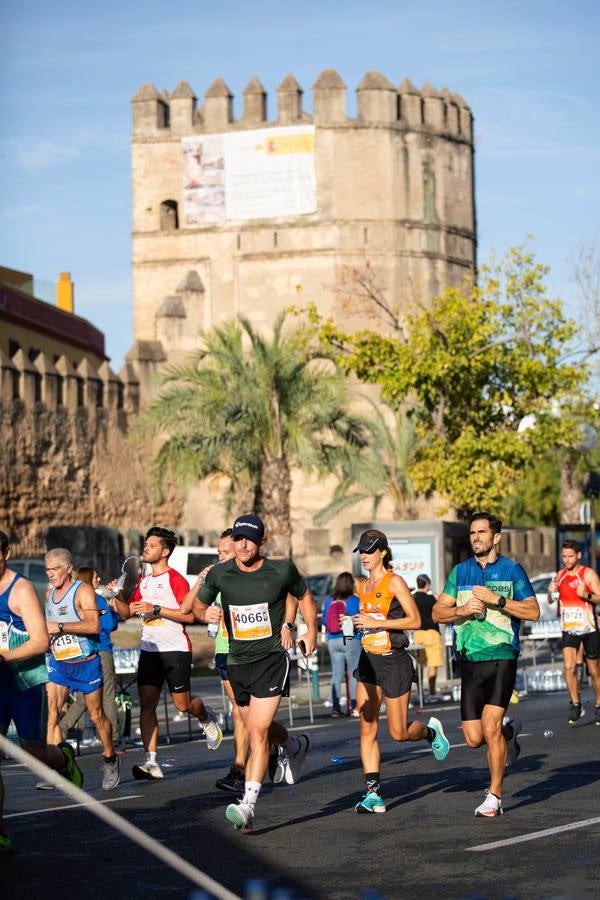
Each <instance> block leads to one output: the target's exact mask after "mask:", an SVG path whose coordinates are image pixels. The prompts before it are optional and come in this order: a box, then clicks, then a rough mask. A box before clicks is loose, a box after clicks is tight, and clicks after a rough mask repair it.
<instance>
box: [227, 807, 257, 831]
mask: <svg viewBox="0 0 600 900" xmlns="http://www.w3.org/2000/svg"><path fill="white" fill-rule="evenodd" d="M225 818H226V819H227V821H228V822H231V824H232V825H233V827H234V828H237V830H238V831H242V832H244V833H246V834H247V833H248V832H250V831H252V825H253V823H254V810H253V809H252V807H251V806H249V805H248V804H247V803H244V802H243V801H240V802H239V803H230V804H229V806H228V807H227V809H226V810H225Z"/></svg>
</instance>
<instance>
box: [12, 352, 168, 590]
mask: <svg viewBox="0 0 600 900" xmlns="http://www.w3.org/2000/svg"><path fill="white" fill-rule="evenodd" d="M40 357H44V354H40V355H39V356H38V358H36V360H35V361H34V363H29V361H28V360H27V357H25V356H24V354H22V352H21V351H19V353H18V354H17V355H16V357H14V358H13V360H8V359H7V358H6V357H3V358H2V360H0V364H1V365H0V434H2V436H3V439H2V441H1V442H0V509H1V511H2V512H1V514H0V528H2V530H4V531H6V532H7V533H8V534H9V536H10V538H11V543H12V554H13V556H14V557H20V556H24V557H38V556H43V554H44V553H45V552H46V550H47V548H48V546H49V545H50V544H51V545H52V546H57V541H58V540H60V539H62V538H59V535H60V534H61V532H60V528H61V527H62V528H63V531H62V535H64V536H65V539H68V535H69V531H68V529H69V528H72V529H82V531H81V534H79V535H77V534H75V532H71V540H72V542H71V544H70V545H68V546H69V549H71V548H72V549H73V550H74V551H75V553H76V562H77V563H79V564H84V563H86V562H87V563H89V564H91V565H98V566H101V565H102V566H103V567H107V568H109V569H110V571H112V572H114V573H116V572H118V567H120V563H121V559H122V553H125V554H128V553H137V552H138V550H139V536H140V533H142V532H143V531H144V529H146V528H147V527H148V526H150V525H152V524H157V523H164V524H165V525H168V526H169V527H177V524H178V523H179V521H180V518H181V512H182V501H181V499H179V498H178V497H177V496H176V495H175V494H173V493H171V494H170V495H169V496H168V497H167V499H166V500H165V501H164V502H162V503H157V502H156V501H155V500H154V499H153V497H152V492H151V489H150V483H151V479H150V477H149V474H150V468H151V466H150V448H146V447H141V446H139V445H137V444H136V443H133V442H131V441H129V440H128V439H127V429H128V424H129V420H130V417H132V416H134V415H135V413H136V412H137V408H138V395H139V386H138V382H137V380H136V379H135V376H134V374H133V373H132V371H131V369H130V368H129V367H125V369H124V371H123V372H122V374H121V375H120V376H116V375H115V374H114V373H113V372H111V370H110V368H109V367H108V365H106V364H105V365H104V366H102V367H101V368H100V370H98V371H96V370H93V369H92V367H91V366H90V364H89V362H88V361H84V362H85V363H86V364H85V365H82V366H80V367H79V368H78V370H76V369H75V368H74V367H72V366H71V367H70V368H69V367H66V365H65V361H64V358H63V359H62V360H59V361H58V362H57V363H56V366H54V365H52V364H51V362H50V360H49V359H48V358H40ZM61 371H62V372H64V373H65V374H64V375H61V374H60V372H61ZM64 529H67V530H64ZM91 529H98V533H97V540H96V541H94V539H93V536H92V533H91ZM110 529H113V531H112V532H110ZM94 547H96V550H95V555H94V556H93V557H92V558H88V559H84V558H83V557H84V556H90V554H91V553H92V549H93V548H94ZM106 574H109V573H108V572H107V573H106Z"/></svg>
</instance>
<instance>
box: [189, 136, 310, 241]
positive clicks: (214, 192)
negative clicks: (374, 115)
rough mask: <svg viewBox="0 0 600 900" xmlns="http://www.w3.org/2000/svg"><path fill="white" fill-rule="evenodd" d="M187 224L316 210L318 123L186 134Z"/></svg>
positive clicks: (262, 217) (296, 214)
mask: <svg viewBox="0 0 600 900" xmlns="http://www.w3.org/2000/svg"><path fill="white" fill-rule="evenodd" d="M182 149H183V215H184V221H185V224H186V225H203V224H206V223H208V222H223V221H225V220H227V219H268V218H274V217H277V216H302V215H307V214H308V213H313V212H316V209H317V189H316V172H315V127H314V126H313V125H290V126H286V127H283V128H261V129H257V130H255V131H236V132H227V133H225V134H212V135H206V136H200V135H197V136H194V137H185V138H183V139H182Z"/></svg>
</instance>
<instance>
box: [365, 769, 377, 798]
mask: <svg viewBox="0 0 600 900" xmlns="http://www.w3.org/2000/svg"><path fill="white" fill-rule="evenodd" d="M380 780H381V773H380V772H366V773H365V781H366V782H367V790H368V791H373V792H374V793H376V794H378V793H379V791H380V789H381V784H380Z"/></svg>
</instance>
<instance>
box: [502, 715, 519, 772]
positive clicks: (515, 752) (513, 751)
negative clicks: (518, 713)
mask: <svg viewBox="0 0 600 900" xmlns="http://www.w3.org/2000/svg"><path fill="white" fill-rule="evenodd" d="M506 724H507V725H512V730H513V733H512V737H511V738H507V739H506V746H507V747H508V752H507V754H506V766H507V768H508V766H512V765H514V763H516V761H517V759H518V758H519V754H520V752H521V745H520V744H519V742H518V740H517V737H518V736H519V735H520V734H521V731H522V729H523V725H522V724H521V722H520V720H519V719H509V720H508V722H507V723H506Z"/></svg>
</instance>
